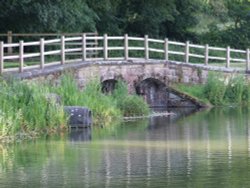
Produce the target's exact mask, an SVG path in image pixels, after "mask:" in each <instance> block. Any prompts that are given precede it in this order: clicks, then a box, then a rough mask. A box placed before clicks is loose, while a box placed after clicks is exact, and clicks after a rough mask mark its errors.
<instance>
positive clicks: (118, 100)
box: [0, 74, 149, 138]
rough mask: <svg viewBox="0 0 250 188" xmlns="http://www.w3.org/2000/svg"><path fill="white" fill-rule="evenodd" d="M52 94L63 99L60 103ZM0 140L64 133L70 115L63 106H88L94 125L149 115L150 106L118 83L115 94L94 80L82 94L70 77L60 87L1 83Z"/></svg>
mask: <svg viewBox="0 0 250 188" xmlns="http://www.w3.org/2000/svg"><path fill="white" fill-rule="evenodd" d="M51 93H56V94H57V95H59V96H60V98H61V103H58V102H57V101H56V99H54V98H53V97H49V96H50V95H51ZM0 104H1V106H0V138H1V137H4V136H8V135H11V136H13V135H16V134H19V135H20V133H25V135H28V134H33V133H36V134H41V133H46V134H47V133H49V132H51V131H54V130H58V129H62V128H63V129H64V128H66V125H67V119H68V117H67V115H66V114H65V113H64V106H85V107H88V108H89V109H90V110H92V114H93V120H94V123H95V124H105V123H110V122H111V121H113V120H114V119H120V118H121V117H122V116H124V115H126V116H131V115H144V114H147V113H149V108H148V106H147V104H146V103H145V102H144V101H143V100H142V99H141V98H140V97H139V96H135V95H128V90H127V88H126V85H125V84H124V83H122V82H121V81H119V82H118V84H117V86H116V89H115V91H114V92H113V93H112V94H104V93H103V92H102V86H101V83H100V81H98V80H97V79H94V80H92V81H90V82H89V83H88V84H86V85H85V87H84V88H83V89H82V90H80V89H79V88H78V86H77V82H76V81H75V80H74V77H73V76H72V75H71V74H66V75H64V76H62V77H61V80H60V84H59V85H58V86H53V85H51V84H48V83H36V82H32V81H27V82H25V81H17V80H10V81H8V82H7V81H4V80H2V81H0Z"/></svg>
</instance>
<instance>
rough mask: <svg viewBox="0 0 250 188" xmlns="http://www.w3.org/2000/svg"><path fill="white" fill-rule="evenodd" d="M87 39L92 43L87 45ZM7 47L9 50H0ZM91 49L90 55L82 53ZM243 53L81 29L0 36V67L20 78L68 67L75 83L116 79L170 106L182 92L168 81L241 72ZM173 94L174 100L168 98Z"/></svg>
mask: <svg viewBox="0 0 250 188" xmlns="http://www.w3.org/2000/svg"><path fill="white" fill-rule="evenodd" d="M92 43H93V44H94V46H93V45H89V44H92ZM9 48H12V50H11V51H12V52H13V54H7V53H6V54H5V51H7V49H9ZM92 53H94V54H95V56H89V55H88V54H92ZM249 54H250V53H249V50H236V49H231V48H230V47H227V48H218V47H211V46H208V45H205V46H202V45H194V44H191V43H189V42H186V43H181V42H174V41H169V40H168V39H165V40H158V39H157V40H156V39H151V38H148V36H145V37H144V38H140V37H130V36H128V35H124V36H107V35H106V34H105V35H104V36H87V35H86V34H82V35H81V36H73V37H65V36H61V38H56V39H49V40H47V39H43V38H42V39H40V40H39V41H34V42H24V41H20V42H19V43H10V44H4V43H3V42H0V73H1V74H4V75H5V74H8V73H13V72H14V75H16V76H18V77H21V78H24V79H25V78H34V77H41V78H46V79H52V80H54V79H57V78H58V74H61V73H62V72H63V71H64V70H68V69H71V70H73V71H74V73H75V75H76V80H77V81H78V82H79V85H80V86H84V84H85V83H86V82H87V81H88V80H89V79H92V78H96V77H97V78H99V79H100V80H101V81H102V82H103V83H104V84H103V85H104V86H103V87H104V90H109V89H110V88H112V87H113V84H114V83H115V82H116V81H117V80H118V79H122V80H124V81H125V82H126V83H127V84H128V86H129V90H130V91H131V92H133V91H135V92H136V93H137V94H140V95H144V97H145V98H146V100H147V101H148V102H149V103H150V104H151V105H152V106H159V105H160V106H161V105H163V104H164V105H165V104H169V101H170V103H171V104H170V105H172V106H175V105H176V104H177V103H178V104H180V101H181V103H182V101H183V100H182V99H183V98H184V99H185V97H184V96H182V97H176V96H179V94H180V93H178V94H177V91H176V92H173V90H172V89H171V84H172V83H175V82H182V83H203V82H204V81H205V80H206V77H207V74H208V72H209V71H222V72H224V74H230V73H232V72H242V73H244V72H245V71H249V69H250V68H249V67H250V66H249V64H250V58H249ZM183 62H185V63H183ZM191 62H203V63H202V64H199V63H191ZM223 66H224V67H223ZM245 67H246V69H245ZM166 91H167V93H168V95H166ZM176 94H177V95H176ZM173 99H174V100H173ZM189 99H190V98H189ZM175 100H177V101H178V102H177V103H176V102H173V101H175ZM184 101H187V100H184ZM188 101H189V100H188ZM191 101H192V99H191ZM181 105H183V104H181ZM185 105H186V106H189V105H193V104H190V103H189V102H187V103H186V104H185Z"/></svg>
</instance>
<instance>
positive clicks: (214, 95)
mask: <svg viewBox="0 0 250 188" xmlns="http://www.w3.org/2000/svg"><path fill="white" fill-rule="evenodd" d="M249 84H250V83H249V82H248V81H247V80H246V79H245V78H244V77H243V76H241V75H237V76H236V75H233V76H231V77H230V78H229V77H223V76H222V75H221V74H218V73H210V74H209V75H208V79H207V82H206V83H205V84H204V85H189V86H188V87H187V86H186V85H183V84H178V85H177V86H175V87H177V89H178V90H180V91H183V92H185V93H188V94H190V95H191V96H194V97H197V98H198V99H200V100H202V101H203V102H206V103H211V104H213V105H215V106H218V105H220V106H221V105H249V104H250V87H249Z"/></svg>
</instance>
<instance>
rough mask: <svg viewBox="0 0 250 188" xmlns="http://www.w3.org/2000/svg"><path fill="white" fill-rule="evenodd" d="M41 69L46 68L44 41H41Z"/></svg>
mask: <svg viewBox="0 0 250 188" xmlns="http://www.w3.org/2000/svg"><path fill="white" fill-rule="evenodd" d="M40 68H41V69H43V68H44V39H43V38H41V39H40Z"/></svg>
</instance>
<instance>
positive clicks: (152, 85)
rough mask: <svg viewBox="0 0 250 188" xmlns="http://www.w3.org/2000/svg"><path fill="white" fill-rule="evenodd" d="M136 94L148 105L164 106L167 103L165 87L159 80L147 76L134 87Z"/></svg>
mask: <svg viewBox="0 0 250 188" xmlns="http://www.w3.org/2000/svg"><path fill="white" fill-rule="evenodd" d="M135 90H136V94H137V95H141V96H142V97H143V98H144V99H145V101H146V102H147V103H148V104H149V106H150V107H166V106H167V104H168V96H167V92H166V90H167V87H166V85H165V84H164V83H162V82H161V81H159V80H157V79H154V78H147V79H145V80H143V81H142V82H140V83H139V84H138V85H137V86H136V87H135Z"/></svg>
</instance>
